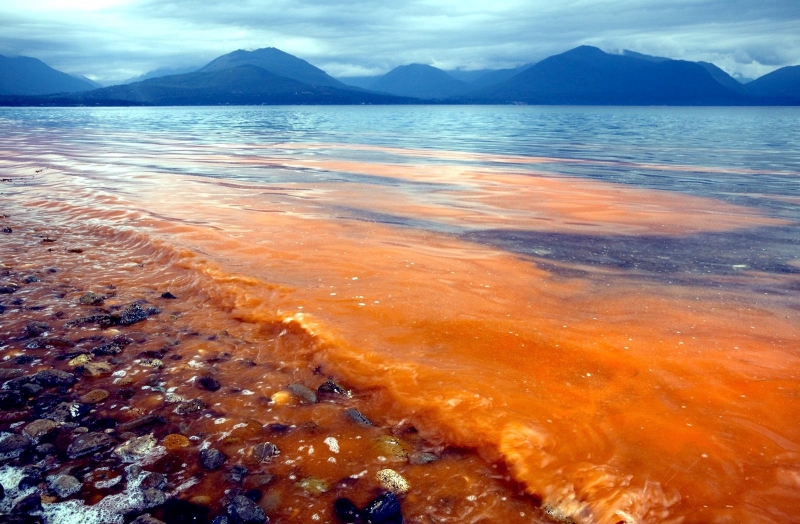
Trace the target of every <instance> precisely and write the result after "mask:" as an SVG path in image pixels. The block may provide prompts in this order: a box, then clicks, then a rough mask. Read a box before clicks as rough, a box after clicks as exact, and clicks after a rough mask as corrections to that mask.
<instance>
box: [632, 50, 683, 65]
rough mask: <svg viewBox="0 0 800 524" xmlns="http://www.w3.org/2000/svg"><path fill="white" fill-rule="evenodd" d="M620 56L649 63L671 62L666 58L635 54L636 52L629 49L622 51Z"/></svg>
mask: <svg viewBox="0 0 800 524" xmlns="http://www.w3.org/2000/svg"><path fill="white" fill-rule="evenodd" d="M622 56H627V57H629V58H639V59H641V60H647V61H649V62H666V61H667V60H672V59H671V58H667V57H664V56H653V55H645V54H643V53H637V52H636V51H631V50H629V49H623V50H622Z"/></svg>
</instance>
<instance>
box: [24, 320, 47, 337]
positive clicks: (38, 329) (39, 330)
mask: <svg viewBox="0 0 800 524" xmlns="http://www.w3.org/2000/svg"><path fill="white" fill-rule="evenodd" d="M48 331H50V326H49V325H47V324H45V323H44V322H30V323H29V324H28V325H27V326H25V334H26V335H27V336H29V337H31V338H33V337H38V336H40V335H42V334H44V333H47V332H48Z"/></svg>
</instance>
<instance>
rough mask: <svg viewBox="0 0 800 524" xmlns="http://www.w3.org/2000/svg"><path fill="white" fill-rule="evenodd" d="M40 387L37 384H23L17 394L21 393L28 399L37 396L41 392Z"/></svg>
mask: <svg viewBox="0 0 800 524" xmlns="http://www.w3.org/2000/svg"><path fill="white" fill-rule="evenodd" d="M42 389H43V388H42V386H40V385H38V384H25V385H24V386H22V387H21V388H19V392H20V393H22V394H23V395H24V396H26V397H28V398H30V397H33V396H36V395H38V394H39V392H40V391H41V390H42Z"/></svg>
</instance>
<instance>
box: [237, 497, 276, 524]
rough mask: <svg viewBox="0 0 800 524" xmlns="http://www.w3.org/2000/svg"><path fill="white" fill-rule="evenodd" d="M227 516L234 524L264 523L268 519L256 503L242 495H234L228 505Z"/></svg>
mask: <svg viewBox="0 0 800 524" xmlns="http://www.w3.org/2000/svg"><path fill="white" fill-rule="evenodd" d="M228 516H229V517H230V518H231V519H232V520H233V522H234V523H235V524H264V523H265V522H268V520H269V519H267V515H266V514H265V513H264V510H263V509H261V508H260V507H259V506H258V504H256V503H255V502H253V501H252V500H250V499H249V498H247V497H245V496H242V495H239V496H236V497H234V498H233V501H231V503H230V505H228Z"/></svg>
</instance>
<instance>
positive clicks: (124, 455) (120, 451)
mask: <svg viewBox="0 0 800 524" xmlns="http://www.w3.org/2000/svg"><path fill="white" fill-rule="evenodd" d="M156 443H157V441H156V438H155V437H154V436H153V435H152V434H150V435H144V436H141V437H136V438H132V439H130V440H128V441H127V442H125V443H124V444H122V445H121V446H119V447H118V448H117V449H115V450H114V455H116V456H118V457H119V458H120V460H122V462H128V463H133V462H138V461H140V460H142V459H144V458H145V457H147V456H148V455H150V454H152V453H154V452H157V450H156ZM161 451H162V452H163V449H162V450H161Z"/></svg>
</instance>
